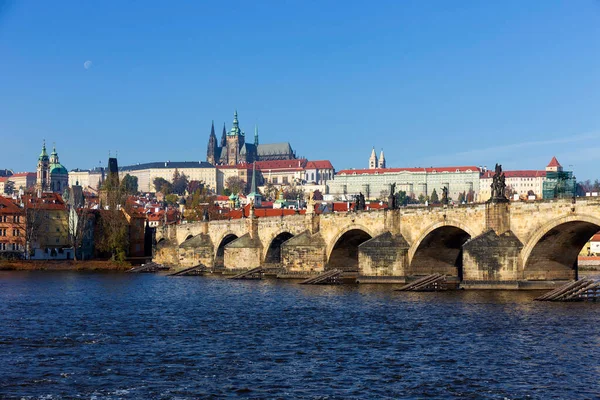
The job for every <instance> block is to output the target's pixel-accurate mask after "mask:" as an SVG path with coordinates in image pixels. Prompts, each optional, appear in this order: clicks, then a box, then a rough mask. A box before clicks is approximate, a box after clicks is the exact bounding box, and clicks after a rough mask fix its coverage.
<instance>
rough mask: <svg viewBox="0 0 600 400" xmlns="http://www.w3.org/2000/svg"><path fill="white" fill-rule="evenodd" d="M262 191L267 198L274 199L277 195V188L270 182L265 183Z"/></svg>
mask: <svg viewBox="0 0 600 400" xmlns="http://www.w3.org/2000/svg"><path fill="white" fill-rule="evenodd" d="M264 191H265V197H266V198H268V199H275V198H276V197H277V188H276V187H275V185H273V184H272V183H271V182H267V183H265V187H264Z"/></svg>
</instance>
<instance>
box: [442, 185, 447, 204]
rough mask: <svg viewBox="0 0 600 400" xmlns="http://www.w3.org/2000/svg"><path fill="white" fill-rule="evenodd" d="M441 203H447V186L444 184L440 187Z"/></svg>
mask: <svg viewBox="0 0 600 400" xmlns="http://www.w3.org/2000/svg"><path fill="white" fill-rule="evenodd" d="M442 204H443V205H445V206H447V205H448V188H447V187H446V186H444V187H442Z"/></svg>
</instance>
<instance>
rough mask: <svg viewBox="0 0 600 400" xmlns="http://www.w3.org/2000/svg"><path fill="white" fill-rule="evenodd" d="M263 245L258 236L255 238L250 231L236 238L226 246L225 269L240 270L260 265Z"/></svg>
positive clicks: (228, 270) (226, 271)
mask: <svg viewBox="0 0 600 400" xmlns="http://www.w3.org/2000/svg"><path fill="white" fill-rule="evenodd" d="M262 252H263V246H262V244H261V243H260V240H258V238H253V237H252V235H251V234H250V233H247V234H245V235H243V236H242V237H240V238H238V239H235V240H234V241H233V242H231V243H229V244H227V245H226V246H225V260H224V261H225V270H224V273H228V272H230V271H235V272H239V271H240V270H250V269H253V268H256V267H260V266H261V264H262V259H261V255H262Z"/></svg>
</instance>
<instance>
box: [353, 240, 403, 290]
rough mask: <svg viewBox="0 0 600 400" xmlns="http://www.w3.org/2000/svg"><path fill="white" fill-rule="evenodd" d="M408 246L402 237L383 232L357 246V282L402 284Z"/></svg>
mask: <svg viewBox="0 0 600 400" xmlns="http://www.w3.org/2000/svg"><path fill="white" fill-rule="evenodd" d="M409 247H410V246H409V244H408V243H407V242H406V240H405V239H404V237H402V235H393V234H392V233H391V232H384V233H383V234H381V235H379V236H376V237H374V238H372V239H370V240H367V241H366V242H364V243H362V244H361V245H359V246H358V268H359V276H358V281H359V282H361V281H362V282H370V283H375V282H379V281H381V282H392V281H393V282H394V283H404V282H405V281H406V277H405V276H406V271H407V270H408V249H409Z"/></svg>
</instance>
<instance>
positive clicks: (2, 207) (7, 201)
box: [0, 196, 22, 214]
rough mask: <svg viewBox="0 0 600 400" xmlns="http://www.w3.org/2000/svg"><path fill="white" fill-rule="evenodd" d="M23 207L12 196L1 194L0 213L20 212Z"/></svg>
mask: <svg viewBox="0 0 600 400" xmlns="http://www.w3.org/2000/svg"><path fill="white" fill-rule="evenodd" d="M21 211H22V209H21V207H19V206H18V205H17V204H16V203H15V202H14V200H13V199H12V198H10V197H3V196H0V214H3V213H11V214H12V213H19V212H21Z"/></svg>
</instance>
